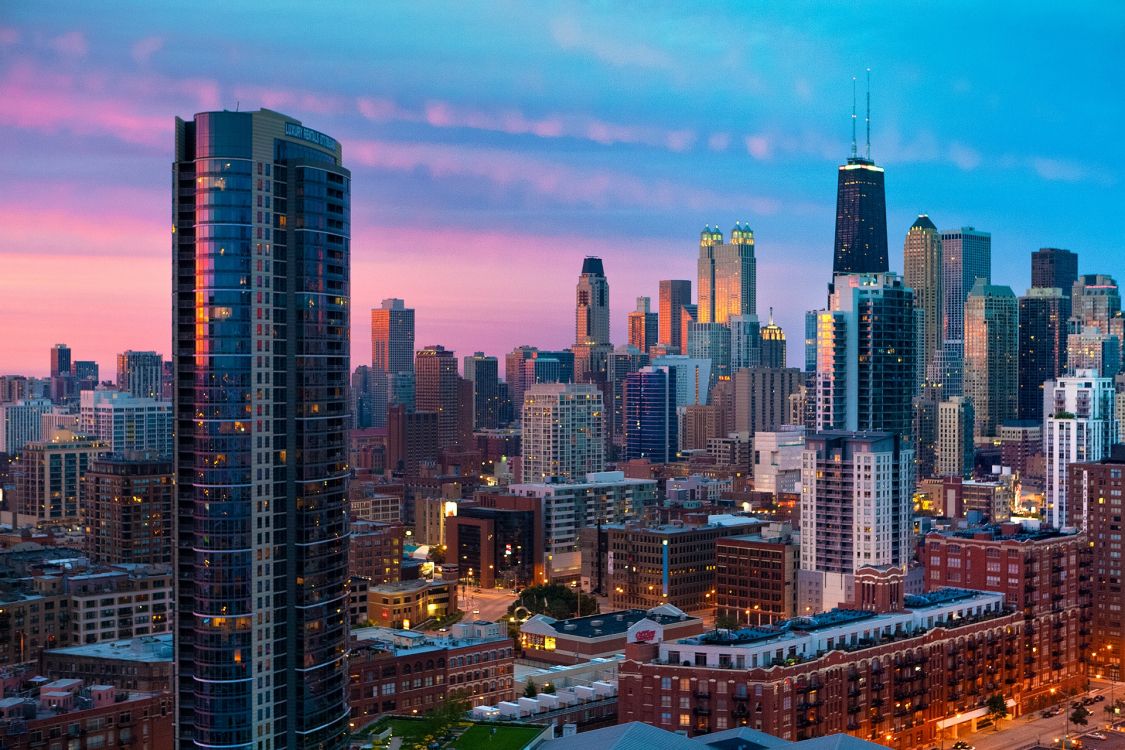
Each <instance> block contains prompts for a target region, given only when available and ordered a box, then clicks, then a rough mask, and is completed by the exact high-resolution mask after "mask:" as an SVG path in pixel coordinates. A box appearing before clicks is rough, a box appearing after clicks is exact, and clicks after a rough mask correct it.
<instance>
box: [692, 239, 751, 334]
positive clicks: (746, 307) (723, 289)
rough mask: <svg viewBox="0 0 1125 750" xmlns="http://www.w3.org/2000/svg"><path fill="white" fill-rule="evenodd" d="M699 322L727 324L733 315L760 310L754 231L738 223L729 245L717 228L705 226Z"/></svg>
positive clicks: (700, 274)
mask: <svg viewBox="0 0 1125 750" xmlns="http://www.w3.org/2000/svg"><path fill="white" fill-rule="evenodd" d="M698 270H699V302H698V315H697V320H698V322H700V323H726V322H727V321H728V320H729V319H730V316H732V315H754V314H756V313H757V312H758V310H757V294H758V291H757V289H758V281H757V277H758V272H757V261H756V260H755V259H754V232H752V231H751V230H750V227H749V226H742V225H741V224H735V225H734V229H732V230H731V233H730V242H729V243H724V242H723V233H722V232H720V231H719V229H718V227H716V228H715V229H711V228H710V227H704V229H703V232H702V233H701V234H700V236H699V262H698Z"/></svg>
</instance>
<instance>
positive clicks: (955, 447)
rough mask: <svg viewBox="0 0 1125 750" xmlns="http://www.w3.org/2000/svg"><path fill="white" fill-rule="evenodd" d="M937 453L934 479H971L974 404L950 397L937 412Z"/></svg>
mask: <svg viewBox="0 0 1125 750" xmlns="http://www.w3.org/2000/svg"><path fill="white" fill-rule="evenodd" d="M937 412H938V415H937V450H936V451H935V457H934V459H935V460H934V475H935V476H939V477H962V478H964V479H969V478H971V477H972V475H973V456H974V450H973V447H974V446H973V404H972V402H971V401H969V399H967V398H965V397H964V396H950V397H949V398H947V399H946V400H944V401H942V402H941V403H940V404H938V408H937Z"/></svg>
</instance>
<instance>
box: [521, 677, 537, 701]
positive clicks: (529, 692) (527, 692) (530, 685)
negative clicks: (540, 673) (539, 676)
mask: <svg viewBox="0 0 1125 750" xmlns="http://www.w3.org/2000/svg"><path fill="white" fill-rule="evenodd" d="M537 695H539V689H538V688H536V687H535V680H531V679H529V680H528V681H527V687H525V688H524V689H523V697H524V698H534V697H535V696H537Z"/></svg>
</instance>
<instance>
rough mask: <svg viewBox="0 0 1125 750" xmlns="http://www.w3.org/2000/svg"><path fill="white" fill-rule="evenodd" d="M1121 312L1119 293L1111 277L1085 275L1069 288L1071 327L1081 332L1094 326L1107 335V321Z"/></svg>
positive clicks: (1097, 274) (1094, 274) (1100, 274)
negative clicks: (1084, 328) (1072, 322)
mask: <svg viewBox="0 0 1125 750" xmlns="http://www.w3.org/2000/svg"><path fill="white" fill-rule="evenodd" d="M1119 312H1121V292H1120V291H1119V290H1118V288H1117V282H1116V281H1114V279H1113V277H1112V276H1109V275H1107V274H1102V273H1086V274H1082V275H1081V276H1079V277H1078V279H1077V280H1076V281H1075V282H1074V285H1073V286H1072V287H1071V293H1070V315H1071V319H1072V320H1073V321H1074V324H1073V327H1074V328H1077V329H1079V330H1081V329H1082V328H1083V327H1085V326H1095V327H1096V328H1098V330H1100V331H1102V332H1104V333H1109V321H1110V318H1112V317H1114V316H1115V315H1116V314H1117V313H1119Z"/></svg>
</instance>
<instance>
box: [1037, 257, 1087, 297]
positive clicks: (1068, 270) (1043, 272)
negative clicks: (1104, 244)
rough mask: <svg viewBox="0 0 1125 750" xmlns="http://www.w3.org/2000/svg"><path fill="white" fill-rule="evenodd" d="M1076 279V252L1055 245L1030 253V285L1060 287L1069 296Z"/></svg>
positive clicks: (1047, 287) (1038, 287) (1049, 287)
mask: <svg viewBox="0 0 1125 750" xmlns="http://www.w3.org/2000/svg"><path fill="white" fill-rule="evenodd" d="M1077 279H1078V253H1074V252H1071V251H1070V250H1061V249H1059V248H1057V247H1041V248H1039V249H1038V250H1036V251H1035V252H1033V253H1032V254H1031V287H1032V288H1033V289H1051V288H1054V289H1062V290H1063V295H1064V296H1065V297H1067V298H1069V297H1070V291H1071V287H1072V286H1074V282H1075V281H1077Z"/></svg>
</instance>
